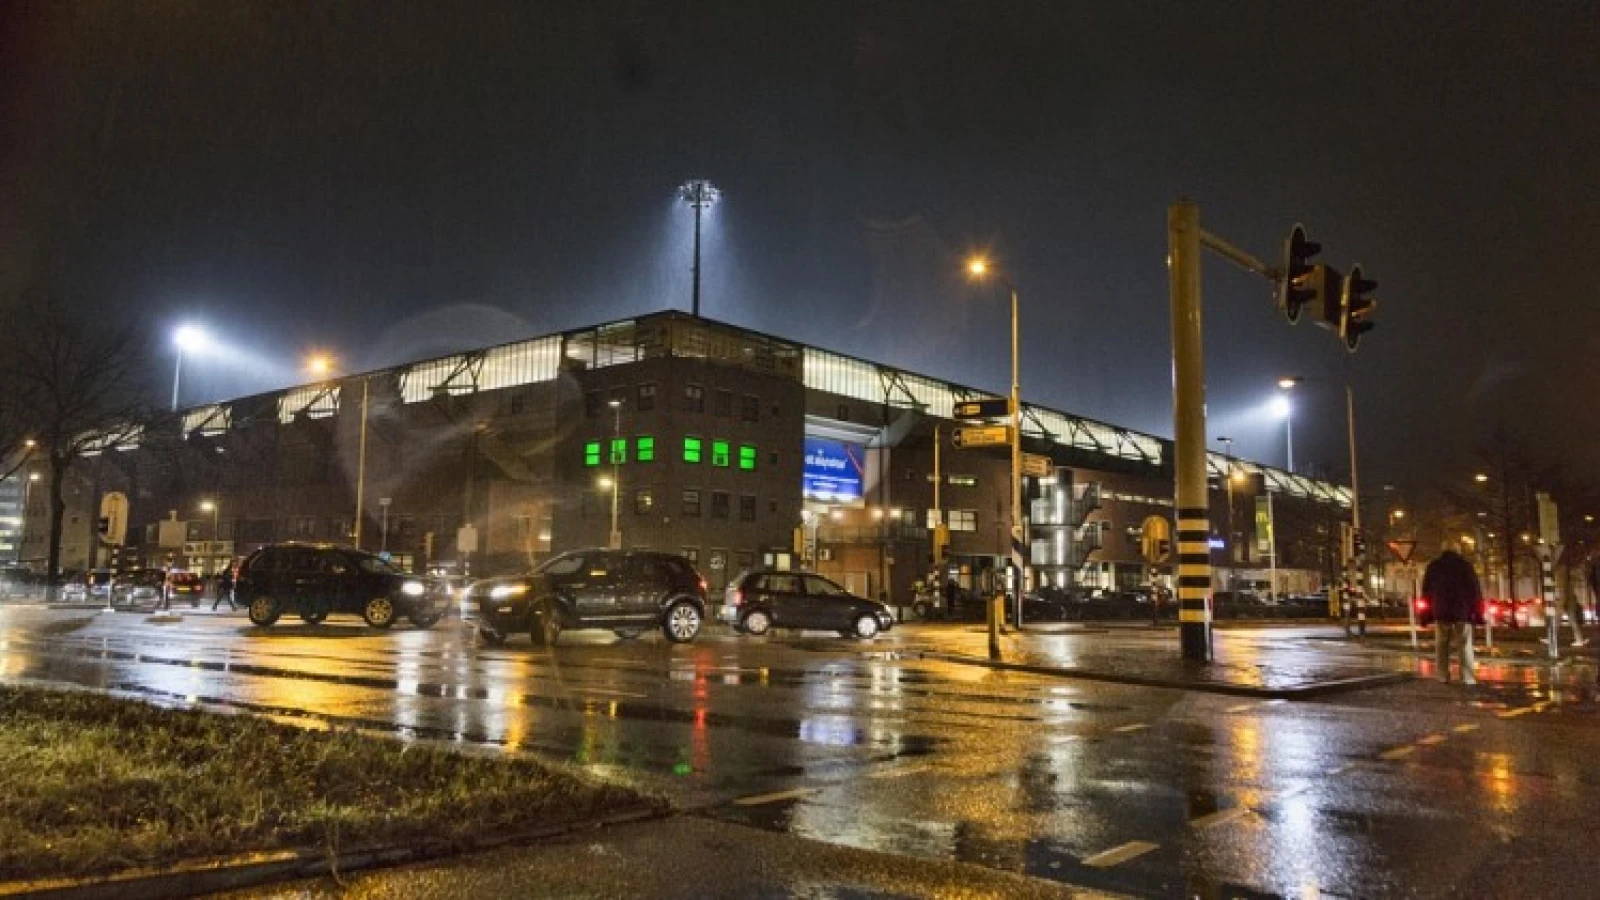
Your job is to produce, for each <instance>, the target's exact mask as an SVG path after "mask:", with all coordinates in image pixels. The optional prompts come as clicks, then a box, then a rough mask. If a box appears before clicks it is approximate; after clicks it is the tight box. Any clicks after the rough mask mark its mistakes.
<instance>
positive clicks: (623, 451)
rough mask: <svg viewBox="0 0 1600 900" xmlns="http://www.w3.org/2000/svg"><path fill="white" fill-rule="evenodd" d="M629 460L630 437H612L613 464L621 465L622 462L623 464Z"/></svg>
mask: <svg viewBox="0 0 1600 900" xmlns="http://www.w3.org/2000/svg"><path fill="white" fill-rule="evenodd" d="M627 461H628V439H627V438H612V439H611V464H612V465H614V466H617V465H621V464H623V463H625V462H627Z"/></svg>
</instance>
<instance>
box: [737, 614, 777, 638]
mask: <svg viewBox="0 0 1600 900" xmlns="http://www.w3.org/2000/svg"><path fill="white" fill-rule="evenodd" d="M739 625H740V627H742V628H744V630H745V633H747V634H753V635H755V636H756V637H760V636H761V635H763V634H766V633H767V632H768V631H770V630H771V629H772V616H770V615H768V614H767V611H766V610H764V609H752V610H750V611H749V612H747V613H745V614H744V620H743V621H741V622H740V623H739Z"/></svg>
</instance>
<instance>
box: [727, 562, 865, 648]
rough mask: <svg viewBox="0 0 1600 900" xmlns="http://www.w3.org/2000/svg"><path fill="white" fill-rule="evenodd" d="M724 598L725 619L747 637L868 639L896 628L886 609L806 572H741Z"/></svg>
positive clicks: (756, 570) (754, 570)
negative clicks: (801, 634) (820, 634)
mask: <svg viewBox="0 0 1600 900" xmlns="http://www.w3.org/2000/svg"><path fill="white" fill-rule="evenodd" d="M726 598H727V601H726V602H725V603H724V604H723V606H722V618H723V620H724V621H726V622H727V623H728V624H730V625H732V626H733V627H734V628H736V629H738V630H739V631H742V632H744V633H745V634H753V635H762V634H766V633H767V632H768V631H770V630H772V629H773V628H795V629H814V630H818V631H835V632H838V633H839V634H840V635H843V636H844V637H859V638H870V637H875V636H876V635H877V634H878V632H880V631H888V630H889V629H890V628H891V627H893V626H894V616H893V615H892V614H890V612H889V607H887V606H885V605H884V604H882V603H879V602H878V601H876V600H868V599H867V598H865V597H857V596H856V595H855V594H852V593H850V592H849V591H847V590H845V589H844V588H842V587H840V586H839V585H837V584H835V583H834V582H832V581H829V580H828V579H826V578H823V577H822V576H821V575H813V574H811V573H810V572H779V571H775V570H768V569H752V570H748V571H745V572H741V573H740V574H739V576H738V577H736V578H734V579H733V581H732V582H731V583H729V585H728V588H727V593H726Z"/></svg>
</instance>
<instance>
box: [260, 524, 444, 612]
mask: <svg viewBox="0 0 1600 900" xmlns="http://www.w3.org/2000/svg"><path fill="white" fill-rule="evenodd" d="M233 596H234V599H235V600H237V601H238V602H239V603H242V604H244V607H245V609H247V610H249V612H250V622H251V623H252V624H255V625H260V626H263V627H265V626H267V625H271V624H272V623H274V622H276V621H278V617H279V616H280V615H282V614H283V613H285V612H298V613H299V614H300V618H302V619H304V620H305V621H307V622H310V623H312V624H316V623H317V622H321V621H322V620H323V619H326V618H327V617H328V613H332V612H338V613H355V614H357V615H359V616H361V618H363V619H366V620H367V624H368V625H371V626H372V627H374V628H388V627H389V626H391V625H393V624H394V622H395V620H396V619H398V618H400V617H401V616H405V617H407V618H409V619H410V620H411V624H413V625H416V626H418V627H419V628H428V627H430V626H432V625H433V624H434V623H435V622H437V621H439V619H440V617H442V616H443V615H444V613H445V610H446V608H447V607H446V605H445V602H446V598H445V596H444V594H443V593H442V592H441V591H440V590H439V589H438V588H437V587H435V586H432V585H430V584H429V583H428V582H426V581H424V580H422V579H421V578H417V577H415V576H412V575H407V574H406V573H404V572H402V571H400V570H399V569H397V568H395V567H394V566H393V565H391V564H390V563H389V562H388V561H387V560H385V559H383V558H382V557H379V556H376V555H374V554H371V553H368V552H366V551H364V550H357V549H355V548H353V547H337V546H333V545H331V544H273V545H271V546H268V547H263V548H261V549H260V550H257V551H256V552H254V553H252V554H250V555H249V556H247V557H245V560H244V562H242V563H240V564H239V574H238V576H237V578H236V580H235V581H234V585H233Z"/></svg>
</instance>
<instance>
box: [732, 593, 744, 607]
mask: <svg viewBox="0 0 1600 900" xmlns="http://www.w3.org/2000/svg"><path fill="white" fill-rule="evenodd" d="M733 605H734V606H743V605H744V591H743V590H738V591H734V592H733Z"/></svg>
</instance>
